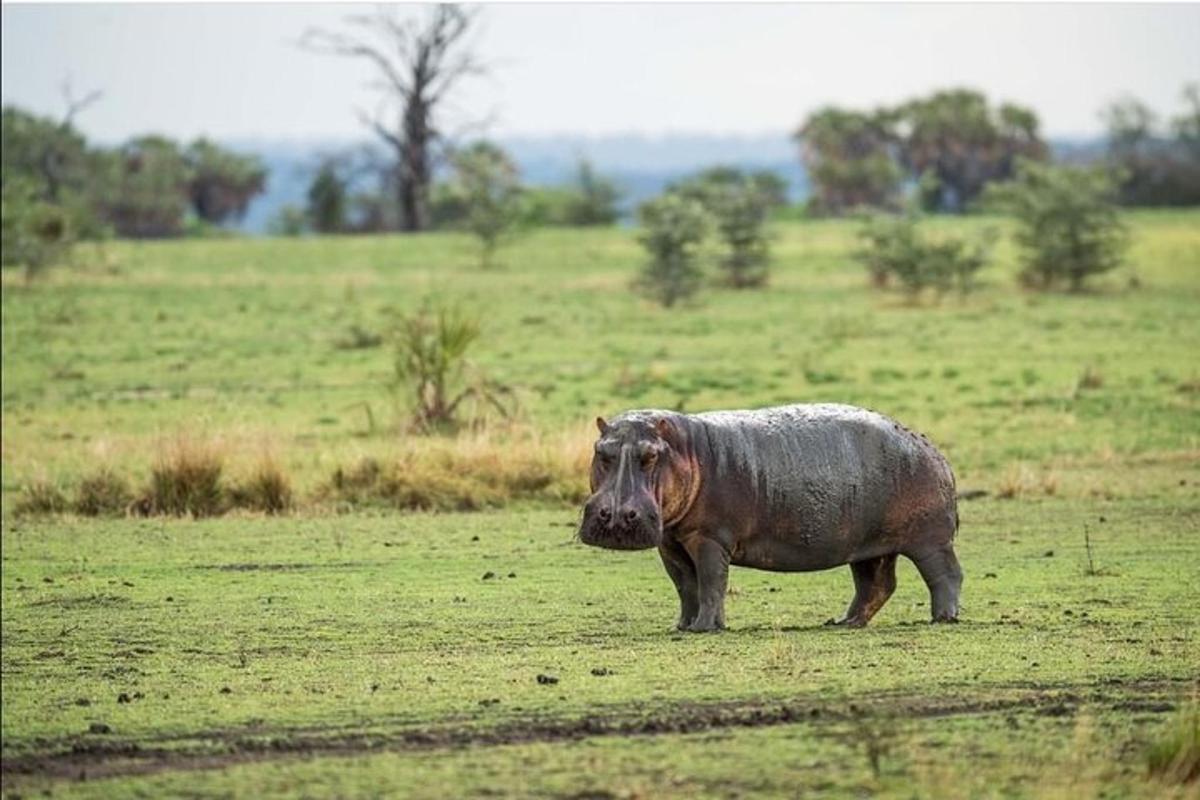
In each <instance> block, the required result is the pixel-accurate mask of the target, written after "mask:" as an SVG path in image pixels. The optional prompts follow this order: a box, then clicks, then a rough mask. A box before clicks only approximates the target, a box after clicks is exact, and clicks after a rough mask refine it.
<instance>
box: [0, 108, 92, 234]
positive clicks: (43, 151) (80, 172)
mask: <svg viewBox="0 0 1200 800" xmlns="http://www.w3.org/2000/svg"><path fill="white" fill-rule="evenodd" d="M72 110H73V111H74V107H73V109H72ZM0 116H2V120H3V121H2V133H0V138H2V139H3V142H4V146H3V148H0V163H2V172H0V175H2V177H0V184H2V185H3V186H4V187H5V196H6V197H7V202H6V208H7V209H8V213H9V214H17V215H19V216H22V218H23V219H24V220H25V222H22V223H20V225H18V224H17V223H16V222H15V221H12V220H10V221H8V222H7V223H6V225H7V227H6V230H16V229H17V228H19V227H20V226H21V225H24V224H26V223H27V222H28V220H29V219H31V217H29V216H28V214H27V212H31V210H32V208H33V205H35V204H36V205H39V206H53V207H56V208H58V209H60V210H61V211H62V212H63V214H65V217H66V219H65V222H66V225H67V228H66V230H67V231H69V236H70V238H72V239H73V238H98V237H101V236H103V235H104V234H105V230H104V227H103V225H102V224H101V221H100V220H99V219H98V217H97V215H96V211H95V207H94V206H95V203H94V195H95V186H94V175H95V172H96V169H97V161H98V155H97V153H95V152H94V151H92V150H90V149H89V148H88V146H87V143H86V141H85V140H84V138H83V136H82V135H80V134H79V133H78V132H77V131H76V130H75V129H74V127H73V126H72V124H71V121H70V120H71V116H72V114H71V113H69V114H68V116H67V118H66V119H65V120H63V121H62V122H55V121H54V120H51V119H49V118H47V117H39V116H37V115H34V114H30V113H29V112H27V111H24V110H22V109H20V108H17V107H15V106H6V107H5V108H4V110H3V112H2V115H0ZM14 182H15V183H16V184H19V185H17V186H12V187H10V186H9V184H10V183H14ZM46 213H47V212H46V211H45V209H42V210H41V211H38V212H37V216H39V217H44V216H45V215H46ZM12 252H17V250H16V249H14V250H13V251H12Z"/></svg>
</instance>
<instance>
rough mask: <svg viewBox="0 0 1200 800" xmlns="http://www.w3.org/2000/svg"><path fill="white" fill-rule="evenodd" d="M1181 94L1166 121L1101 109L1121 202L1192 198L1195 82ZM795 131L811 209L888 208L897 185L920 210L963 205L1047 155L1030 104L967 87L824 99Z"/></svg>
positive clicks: (1198, 143) (1118, 107)
mask: <svg viewBox="0 0 1200 800" xmlns="http://www.w3.org/2000/svg"><path fill="white" fill-rule="evenodd" d="M1183 100H1184V106H1185V108H1184V111H1183V112H1182V113H1181V114H1180V115H1179V116H1176V117H1174V118H1173V119H1172V120H1171V121H1170V124H1169V126H1168V127H1167V128H1166V129H1165V130H1160V129H1159V128H1158V125H1157V122H1156V117H1155V115H1154V114H1153V112H1152V111H1151V110H1150V109H1149V108H1147V107H1146V106H1145V105H1144V104H1143V103H1141V102H1140V101H1138V100H1136V99H1132V98H1126V99H1122V100H1119V101H1117V102H1114V103H1112V104H1111V105H1109V106H1108V107H1106V108H1105V109H1103V110H1102V112H1101V117H1102V118H1103V119H1104V121H1105V123H1106V126H1107V129H1108V148H1107V155H1106V161H1107V163H1108V165H1109V166H1110V167H1111V168H1112V170H1113V171H1114V174H1115V177H1116V179H1117V182H1118V185H1119V200H1120V201H1121V202H1122V203H1123V204H1124V205H1129V206H1182V205H1196V204H1200V88H1198V87H1197V86H1195V85H1192V86H1188V87H1186V88H1185V90H1184V92H1183ZM795 137H796V139H797V141H798V142H799V143H800V145H801V152H802V158H803V159H804V163H805V166H806V168H807V170H808V173H809V180H810V181H811V183H812V191H813V194H812V197H811V199H810V201H809V204H810V210H811V211H812V212H813V213H817V214H833V215H836V214H842V213H845V212H847V211H849V210H851V209H853V208H857V207H862V206H868V207H875V208H889V207H897V206H898V205H899V204H900V203H901V200H902V198H904V197H905V195H906V194H913V195H915V197H916V199H917V200H918V202H919V205H920V206H921V207H922V208H923V209H925V210H927V211H939V212H958V211H963V210H966V209H968V208H970V207H971V204H972V203H974V202H975V201H976V200H977V199H978V198H979V197H980V195H981V194H982V192H983V190H984V188H985V187H986V186H987V184H988V183H991V182H993V181H1005V180H1009V179H1011V178H1012V177H1013V175H1014V172H1015V169H1016V165H1017V162H1018V160H1019V159H1022V158H1025V159H1032V160H1038V161H1040V160H1045V159H1047V158H1048V156H1049V148H1048V147H1047V145H1046V142H1045V141H1044V140H1043V138H1042V136H1041V132H1040V130H1039V121H1038V118H1037V115H1036V114H1035V113H1034V112H1033V111H1032V110H1031V109H1028V108H1024V107H1022V106H1019V105H1015V104H1012V103H1002V104H1000V105H998V106H993V105H992V104H991V103H989V102H988V99H987V97H986V96H985V95H983V94H982V93H980V92H976V91H972V90H969V89H951V90H946V91H939V92H935V93H934V94H932V95H929V96H928V97H919V98H916V99H913V100H910V101H908V102H906V103H903V104H901V105H899V106H895V107H887V108H879V109H875V110H872V111H860V110H852V109H844V108H837V107H827V108H823V109H820V110H818V111H816V112H814V113H813V114H810V115H809V116H808V118H807V119H806V120H805V121H804V123H803V125H801V127H800V129H799V130H798V131H797V132H796V134H795Z"/></svg>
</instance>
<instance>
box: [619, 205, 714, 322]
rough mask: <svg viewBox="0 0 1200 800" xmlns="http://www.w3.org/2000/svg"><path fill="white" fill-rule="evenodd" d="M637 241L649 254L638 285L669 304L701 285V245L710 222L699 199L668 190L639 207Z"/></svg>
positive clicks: (688, 295)
mask: <svg viewBox="0 0 1200 800" xmlns="http://www.w3.org/2000/svg"><path fill="white" fill-rule="evenodd" d="M638 221H639V222H640V224H641V230H640V231H639V232H638V241H639V242H640V243H641V245H642V246H643V247H644V248H646V251H647V252H648V253H649V254H650V260H649V261H647V262H646V265H645V267H644V268H643V269H642V273H641V274H640V275H639V276H638V278H637V280H636V281H635V284H634V285H635V286H636V287H637V288H639V289H641V290H642V291H644V292H645V293H646V294H648V295H649V296H651V297H653V298H654V299H655V300H657V301H658V302H659V303H661V304H662V305H663V306H665V307H667V308H670V307H671V306H673V305H675V303H677V302H678V301H680V300H683V299H686V298H688V297H690V296H692V295H693V294H695V292H696V290H697V289H698V288H699V287H700V278H701V272H700V266H699V256H700V248H701V246H702V245H703V242H704V238H705V236H706V235H707V233H708V230H709V228H710V226H711V221H710V219H709V215H708V212H707V211H705V210H704V206H703V204H701V203H700V201H698V200H695V199H692V198H689V197H683V196H680V195H678V194H673V193H668V194H665V195H663V196H662V197H658V198H656V199H654V200H650V201H648V202H646V203H643V204H642V205H641V206H640V207H639V208H638Z"/></svg>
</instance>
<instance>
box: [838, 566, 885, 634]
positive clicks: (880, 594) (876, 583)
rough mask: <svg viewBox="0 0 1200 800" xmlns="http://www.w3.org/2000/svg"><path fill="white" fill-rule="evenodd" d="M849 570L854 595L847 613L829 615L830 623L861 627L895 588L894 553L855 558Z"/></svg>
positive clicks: (869, 619)
mask: <svg viewBox="0 0 1200 800" xmlns="http://www.w3.org/2000/svg"><path fill="white" fill-rule="evenodd" d="M850 570H851V572H853V573H854V599H853V600H851V601H850V607H849V608H847V609H846V616H844V617H842V618H841V619H839V620H832V619H831V620H830V621H829V624H830V625H845V626H847V627H850V628H861V627H863V626H864V625H866V624H867V623H868V622H870V621H871V617H873V616H875V613H876V612H877V611H879V609H881V608H883V604H884V603H886V602H887V601H888V598H889V597H891V596H892V592H894V591H896V555H895V554H892V555H887V556H879V557H878V558H868V559H866V560H864V561H855V562H854V563H852V564H851V565H850Z"/></svg>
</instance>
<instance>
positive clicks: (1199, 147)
mask: <svg viewBox="0 0 1200 800" xmlns="http://www.w3.org/2000/svg"><path fill="white" fill-rule="evenodd" d="M1183 99H1184V103H1185V105H1186V106H1187V109H1185V111H1184V112H1183V113H1182V114H1180V115H1179V116H1177V117H1175V118H1174V119H1172V120H1171V125H1170V128H1171V132H1172V133H1173V134H1174V137H1175V138H1174V139H1171V138H1168V137H1167V136H1166V135H1165V134H1163V133H1160V132H1159V130H1158V117H1157V115H1156V114H1155V113H1154V111H1153V110H1152V109H1150V108H1149V107H1148V106H1147V105H1146V104H1145V103H1143V102H1142V101H1140V100H1138V99H1137V98H1135V97H1123V98H1120V99H1118V100H1115V101H1113V102H1112V103H1110V104H1109V105H1108V106H1106V107H1105V108H1104V109H1103V110H1102V111H1101V114H1100V116H1101V119H1103V120H1104V123H1105V125H1106V127H1107V129H1108V161H1109V164H1110V166H1111V167H1112V168H1113V171H1114V175H1115V177H1116V179H1117V184H1118V187H1117V197H1118V200H1119V202H1120V203H1121V204H1122V205H1128V206H1189V205H1196V204H1200V88H1198V87H1197V86H1196V85H1191V86H1188V87H1185V89H1184V92H1183Z"/></svg>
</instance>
